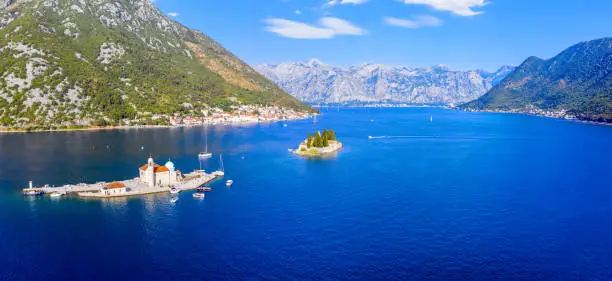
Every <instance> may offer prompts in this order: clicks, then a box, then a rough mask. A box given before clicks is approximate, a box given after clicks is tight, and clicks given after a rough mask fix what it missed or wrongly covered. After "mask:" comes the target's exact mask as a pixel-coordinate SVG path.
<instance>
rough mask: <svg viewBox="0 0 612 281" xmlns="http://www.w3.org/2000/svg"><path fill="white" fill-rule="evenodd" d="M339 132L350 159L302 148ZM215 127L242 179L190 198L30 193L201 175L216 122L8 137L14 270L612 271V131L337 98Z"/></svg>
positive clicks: (5, 267)
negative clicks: (315, 133)
mask: <svg viewBox="0 0 612 281" xmlns="http://www.w3.org/2000/svg"><path fill="white" fill-rule="evenodd" d="M430 115H433V119H434V120H433V122H429V118H430ZM324 127H326V128H333V129H334V130H335V131H336V133H337V135H338V136H339V138H340V139H341V140H342V141H343V142H344V144H345V146H346V148H345V149H344V150H343V151H342V152H340V153H339V155H338V156H337V157H336V158H334V159H327V160H304V159H301V158H298V157H295V156H292V155H291V154H289V153H288V151H287V149H288V148H293V147H295V146H297V144H298V143H299V142H300V141H301V140H302V139H303V137H304V136H305V135H306V134H307V132H308V131H310V130H314V129H317V128H324ZM208 133H209V137H208V140H209V146H210V147H211V148H212V149H211V150H212V151H213V152H214V153H215V157H218V155H219V153H221V152H222V153H223V158H224V162H225V168H226V173H227V178H231V179H233V180H235V182H236V183H235V185H234V186H233V187H232V188H229V189H228V188H226V187H225V186H224V184H223V182H222V181H219V182H216V183H213V184H212V186H213V187H214V188H215V190H214V191H213V192H212V193H209V194H208V195H207V197H206V199H205V200H203V201H198V200H195V199H193V198H192V197H191V194H189V193H184V194H182V195H181V199H180V200H179V201H178V202H176V203H170V201H169V196H168V195H154V196H143V197H135V198H129V199H114V200H81V199H77V198H74V199H62V200H53V199H50V198H40V199H28V198H23V197H22V196H21V195H20V193H19V191H20V188H22V187H24V186H25V185H26V184H27V181H28V180H34V182H35V183H38V184H45V183H47V184H52V185H60V184H66V183H78V182H82V181H86V182H95V181H99V180H107V181H108V180H113V179H128V178H133V177H135V176H136V175H137V167H138V166H139V165H141V164H143V163H144V162H145V160H146V158H147V157H148V155H149V153H153V154H154V156H155V159H156V161H157V162H158V163H160V164H163V163H164V162H165V161H167V159H168V158H172V159H173V161H174V162H175V164H176V166H177V167H178V168H179V169H182V170H183V171H189V170H192V169H194V168H198V166H199V165H198V160H197V156H196V155H197V153H198V152H199V151H201V150H203V147H204V134H205V131H204V129H202V128H187V129H183V128H178V129H141V130H124V131H104V132H68V133H66V132H60V133H36V134H11V135H0V279H2V280H5V279H8V280H11V279H15V280H41V279H50V280H51V279H56V280H129V279H131V280H179V279H191V280H192V279H207V280H223V279H231V280H236V279H248V280H253V279H255V280H258V279H272V280H274V279H279V280H294V279H370V280H373V279H378V280H407V279H442V280H449V279H455V280H456V279H463V280H465V279H486V280H492V279H513V280H516V279H528V280H533V279H543V280H544V279H547V280H560V279H573V280H587V279H611V278H612V150H611V149H610V147H611V145H612V127H607V126H600V125H590V124H582V123H578V122H568V121H562V120H553V119H545V118H538V117H530V116H522V115H505V114H488V113H465V112H456V111H449V110H443V109H432V108H420V109H342V110H340V111H339V112H338V111H336V110H335V109H334V110H324V115H323V116H322V117H320V118H319V122H318V123H317V124H316V125H314V124H313V123H312V122H311V121H308V120H305V121H297V122H290V123H288V127H283V126H282V124H268V125H257V126H243V127H233V128H230V127H224V126H217V127H210V128H208ZM370 135H371V136H387V138H376V139H372V140H369V139H368V136H370ZM107 146H108V148H107ZM141 146H144V147H145V149H144V150H141V149H140V147H141ZM243 157H244V158H243ZM205 166H207V168H209V169H216V168H217V167H218V160H217V158H215V159H214V160H211V161H210V162H209V163H205Z"/></svg>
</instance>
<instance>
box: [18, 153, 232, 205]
mask: <svg viewBox="0 0 612 281" xmlns="http://www.w3.org/2000/svg"><path fill="white" fill-rule="evenodd" d="M222 176H224V172H223V171H216V172H213V173H210V174H209V173H206V172H205V171H203V170H195V171H193V172H191V173H188V174H183V173H182V172H181V171H179V170H176V169H175V167H174V163H172V161H170V160H168V162H166V164H165V165H163V166H161V165H158V164H156V163H155V161H154V160H153V157H149V159H148V160H147V163H146V164H144V165H142V166H140V167H139V168H138V177H136V178H134V179H130V180H125V181H113V182H98V183H95V184H85V183H80V184H76V185H64V186H60V187H51V186H49V185H45V186H44V187H33V184H32V182H30V186H29V188H25V189H23V194H24V195H27V196H35V195H50V196H52V197H62V196H65V195H69V194H77V195H78V196H79V197H85V198H112V197H124V196H135V195H145V194H153V193H164V192H169V193H179V192H181V191H186V190H194V189H197V188H198V187H201V186H203V185H205V184H207V183H209V182H211V181H212V180H214V179H216V178H218V177H222Z"/></svg>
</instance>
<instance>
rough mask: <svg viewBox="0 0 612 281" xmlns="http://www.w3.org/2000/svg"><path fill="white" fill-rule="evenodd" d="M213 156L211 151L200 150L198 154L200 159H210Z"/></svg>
mask: <svg viewBox="0 0 612 281" xmlns="http://www.w3.org/2000/svg"><path fill="white" fill-rule="evenodd" d="M211 157H212V153H210V152H200V154H198V158H200V159H208V158H211Z"/></svg>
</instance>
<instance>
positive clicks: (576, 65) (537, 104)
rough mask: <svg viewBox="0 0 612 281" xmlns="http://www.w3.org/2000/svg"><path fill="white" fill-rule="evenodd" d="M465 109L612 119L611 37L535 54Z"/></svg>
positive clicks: (595, 119)
mask: <svg viewBox="0 0 612 281" xmlns="http://www.w3.org/2000/svg"><path fill="white" fill-rule="evenodd" d="M462 108H465V109H471V110H499V111H513V112H529V113H535V114H542V112H544V111H551V112H561V114H563V112H566V111H567V113H569V114H571V115H575V116H576V117H578V118H579V119H583V120H592V121H602V122H611V121H612V38H602V39H597V40H591V41H587V42H580V43H578V44H576V45H574V46H571V47H569V48H567V49H566V50H564V51H563V52H561V53H560V54H558V55H557V56H555V57H553V58H551V59H548V60H543V59H540V58H537V57H530V58H528V59H527V60H525V62H523V63H522V64H521V65H520V66H519V67H518V68H517V69H516V70H515V71H513V72H512V73H511V74H510V75H508V77H507V78H506V79H505V80H503V82H501V83H500V84H498V85H497V86H495V87H494V88H493V89H491V91H489V93H487V94H486V95H484V96H482V97H481V98H480V99H478V100H475V101H473V102H471V103H468V104H466V105H464V106H462Z"/></svg>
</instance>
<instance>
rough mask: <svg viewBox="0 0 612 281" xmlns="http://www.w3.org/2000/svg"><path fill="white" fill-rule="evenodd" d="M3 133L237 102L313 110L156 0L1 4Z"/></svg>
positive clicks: (52, 0)
mask: <svg viewBox="0 0 612 281" xmlns="http://www.w3.org/2000/svg"><path fill="white" fill-rule="evenodd" d="M0 61H1V62H2V63H0V126H1V127H27V126H56V125H59V124H62V125H66V126H69V125H91V124H92V123H95V122H97V121H100V120H101V121H102V123H105V122H118V120H121V119H124V118H131V119H133V118H145V117H147V116H152V115H156V114H170V113H174V112H185V113H194V112H196V113H197V112H200V111H201V110H203V109H205V108H209V107H222V108H223V107H225V108H228V106H230V105H232V104H235V103H246V104H262V105H279V106H282V107H287V108H292V109H297V110H301V111H310V110H312V109H311V108H310V107H308V106H306V105H304V104H302V103H301V102H299V101H298V100H296V99H295V98H293V97H291V96H290V95H288V94H287V93H286V92H285V91H283V90H282V89H281V88H279V87H278V86H277V85H275V84H274V83H272V82H271V81H269V80H268V79H266V78H265V77H263V76H262V75H260V74H259V73H257V72H256V71H254V70H253V69H252V68H251V67H250V66H248V65H247V64H245V63H244V62H243V61H241V60H240V59H239V58H237V57H235V56H234V55H233V54H232V53H230V52H229V51H228V50H226V49H225V48H224V47H223V46H221V45H220V44H219V43H217V42H216V41H214V40H213V39H211V38H210V37H208V36H206V35H205V34H203V33H202V32H199V31H195V30H191V29H189V28H187V27H185V26H183V25H181V24H179V23H178V22H176V21H174V20H172V19H170V18H168V17H167V16H165V15H164V14H163V13H162V12H160V11H159V10H158V9H157V8H156V7H155V6H154V5H153V4H152V3H151V1H150V0H91V1H90V0H70V1H69V0H2V1H0Z"/></svg>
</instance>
